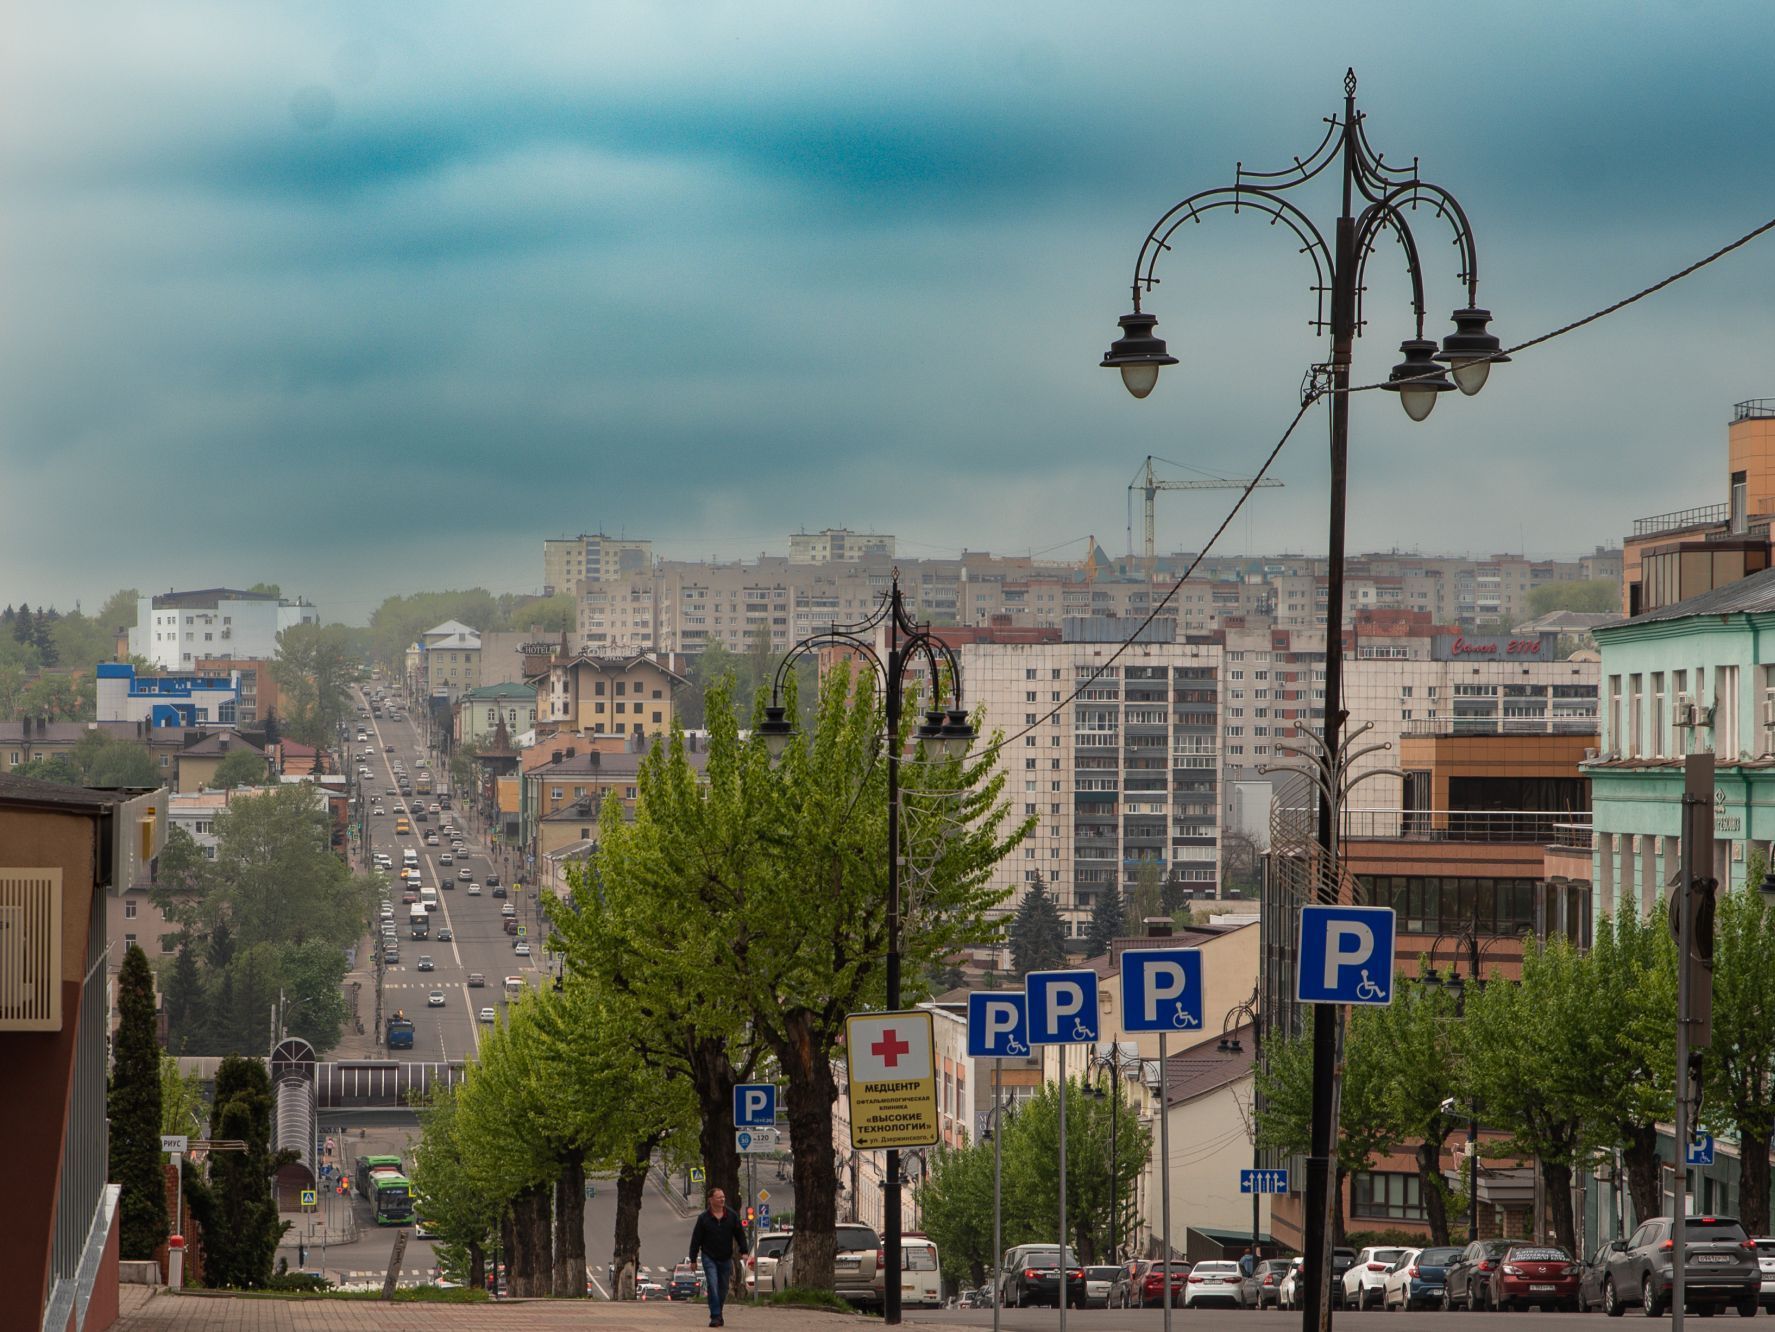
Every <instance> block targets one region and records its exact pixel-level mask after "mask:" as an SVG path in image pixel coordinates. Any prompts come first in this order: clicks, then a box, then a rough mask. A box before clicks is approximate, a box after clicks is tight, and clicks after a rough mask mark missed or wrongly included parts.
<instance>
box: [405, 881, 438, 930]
mask: <svg viewBox="0 0 1775 1332" xmlns="http://www.w3.org/2000/svg"><path fill="white" fill-rule="evenodd" d="M425 891H426V892H428V893H436V892H437V889H435V888H427V889H426V890H425ZM407 924H408V926H409V927H411V929H412V931H413V937H414V938H415V939H426V938H430V937H431V913H430V912H428V911H427V910H426V909H425V904H424V903H423V902H415V903H413V907H412V909H411V910H410V911H408V913H407Z"/></svg>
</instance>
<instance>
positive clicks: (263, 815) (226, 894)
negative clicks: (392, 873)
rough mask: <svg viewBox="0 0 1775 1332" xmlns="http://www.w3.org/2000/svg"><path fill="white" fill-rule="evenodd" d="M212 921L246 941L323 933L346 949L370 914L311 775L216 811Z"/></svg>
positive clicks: (365, 891) (363, 888)
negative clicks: (339, 852) (338, 850)
mask: <svg viewBox="0 0 1775 1332" xmlns="http://www.w3.org/2000/svg"><path fill="white" fill-rule="evenodd" d="M215 827H216V838H217V846H216V856H215V861H214V864H213V867H212V871H211V873H212V875H213V882H214V885H215V887H214V890H213V891H211V892H210V893H209V895H208V896H207V898H206V906H207V908H208V915H209V916H210V917H211V919H212V920H213V919H214V918H215V917H216V916H218V915H224V914H225V915H226V916H227V918H228V921H229V924H230V926H231V928H232V930H233V933H234V936H235V939H236V940H237V941H238V942H239V943H240V944H242V945H246V944H252V943H259V942H266V943H277V944H283V943H296V944H299V943H304V942H306V941H308V940H311V939H312V940H318V941H321V942H324V943H330V944H333V945H335V946H336V947H339V948H344V947H346V946H347V945H349V944H351V943H353V942H354V941H355V940H356V939H357V938H358V937H359V935H360V933H361V932H362V930H363V927H364V924H365V922H366V920H367V915H368V910H369V903H370V900H371V895H370V891H369V887H368V885H367V883H364V882H357V881H354V880H353V878H352V875H351V872H350V870H348V869H347V868H346V867H345V865H344V863H343V862H342V861H341V860H340V859H339V857H338V856H336V855H335V854H334V853H333V848H332V835H333V829H332V824H331V821H330V819H329V817H328V815H327V812H326V809H325V807H324V805H323V804H322V803H321V802H320V801H319V799H318V798H317V796H316V793H315V788H314V787H313V786H311V785H309V784H308V783H307V782H292V783H289V784H288V785H283V786H275V787H272V788H271V789H269V790H267V791H265V792H264V793H263V794H259V795H253V796H249V797H246V798H242V799H236V800H235V801H234V802H233V803H231V804H230V805H229V806H228V808H227V809H226V810H224V811H222V813H220V814H219V815H217V817H216V825H215Z"/></svg>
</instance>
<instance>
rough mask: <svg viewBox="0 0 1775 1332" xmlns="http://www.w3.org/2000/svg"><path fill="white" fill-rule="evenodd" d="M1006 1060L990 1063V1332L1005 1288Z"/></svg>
mask: <svg viewBox="0 0 1775 1332" xmlns="http://www.w3.org/2000/svg"><path fill="white" fill-rule="evenodd" d="M1004 1085H1005V1061H1004V1060H1002V1059H994V1060H993V1061H992V1121H991V1123H992V1332H999V1323H998V1319H999V1314H998V1307H999V1295H1000V1294H1001V1293H1002V1291H1003V1288H1004V1267H1003V1263H1004V1259H1005V1250H1004V1242H1005V1241H1004V1228H1003V1221H1002V1217H1003V1210H1002V1209H1003V1202H1004V1194H1003V1181H1004V1165H1005V1124H1004V1100H1003V1097H1004Z"/></svg>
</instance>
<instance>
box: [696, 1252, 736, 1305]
mask: <svg viewBox="0 0 1775 1332" xmlns="http://www.w3.org/2000/svg"><path fill="white" fill-rule="evenodd" d="M702 1258H703V1288H704V1289H705V1290H706V1291H707V1292H708V1295H709V1318H710V1320H711V1321H713V1320H714V1319H717V1318H719V1317H721V1308H722V1306H723V1305H724V1304H726V1303H727V1281H728V1277H729V1275H730V1274H731V1273H732V1272H733V1262H732V1260H729V1261H727V1262H725V1263H724V1262H722V1261H721V1260H720V1259H718V1258H711V1257H709V1255H708V1254H706V1253H705V1254H704V1255H703V1256H702Z"/></svg>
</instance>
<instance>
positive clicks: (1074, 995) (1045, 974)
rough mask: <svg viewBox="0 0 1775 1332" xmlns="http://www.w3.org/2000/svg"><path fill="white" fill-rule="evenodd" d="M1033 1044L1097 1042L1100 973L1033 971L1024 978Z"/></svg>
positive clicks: (1031, 1041)
mask: <svg viewBox="0 0 1775 1332" xmlns="http://www.w3.org/2000/svg"><path fill="white" fill-rule="evenodd" d="M1023 994H1024V998H1025V1001H1026V1003H1027V1010H1028V1014H1029V1042H1030V1044H1031V1045H1083V1044H1086V1043H1090V1044H1093V1045H1094V1044H1096V1042H1097V1026H1098V1023H1097V973H1096V972H1095V971H1086V970H1076V971H1032V972H1030V973H1029V974H1028V975H1027V976H1025V977H1024V978H1023Z"/></svg>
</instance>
